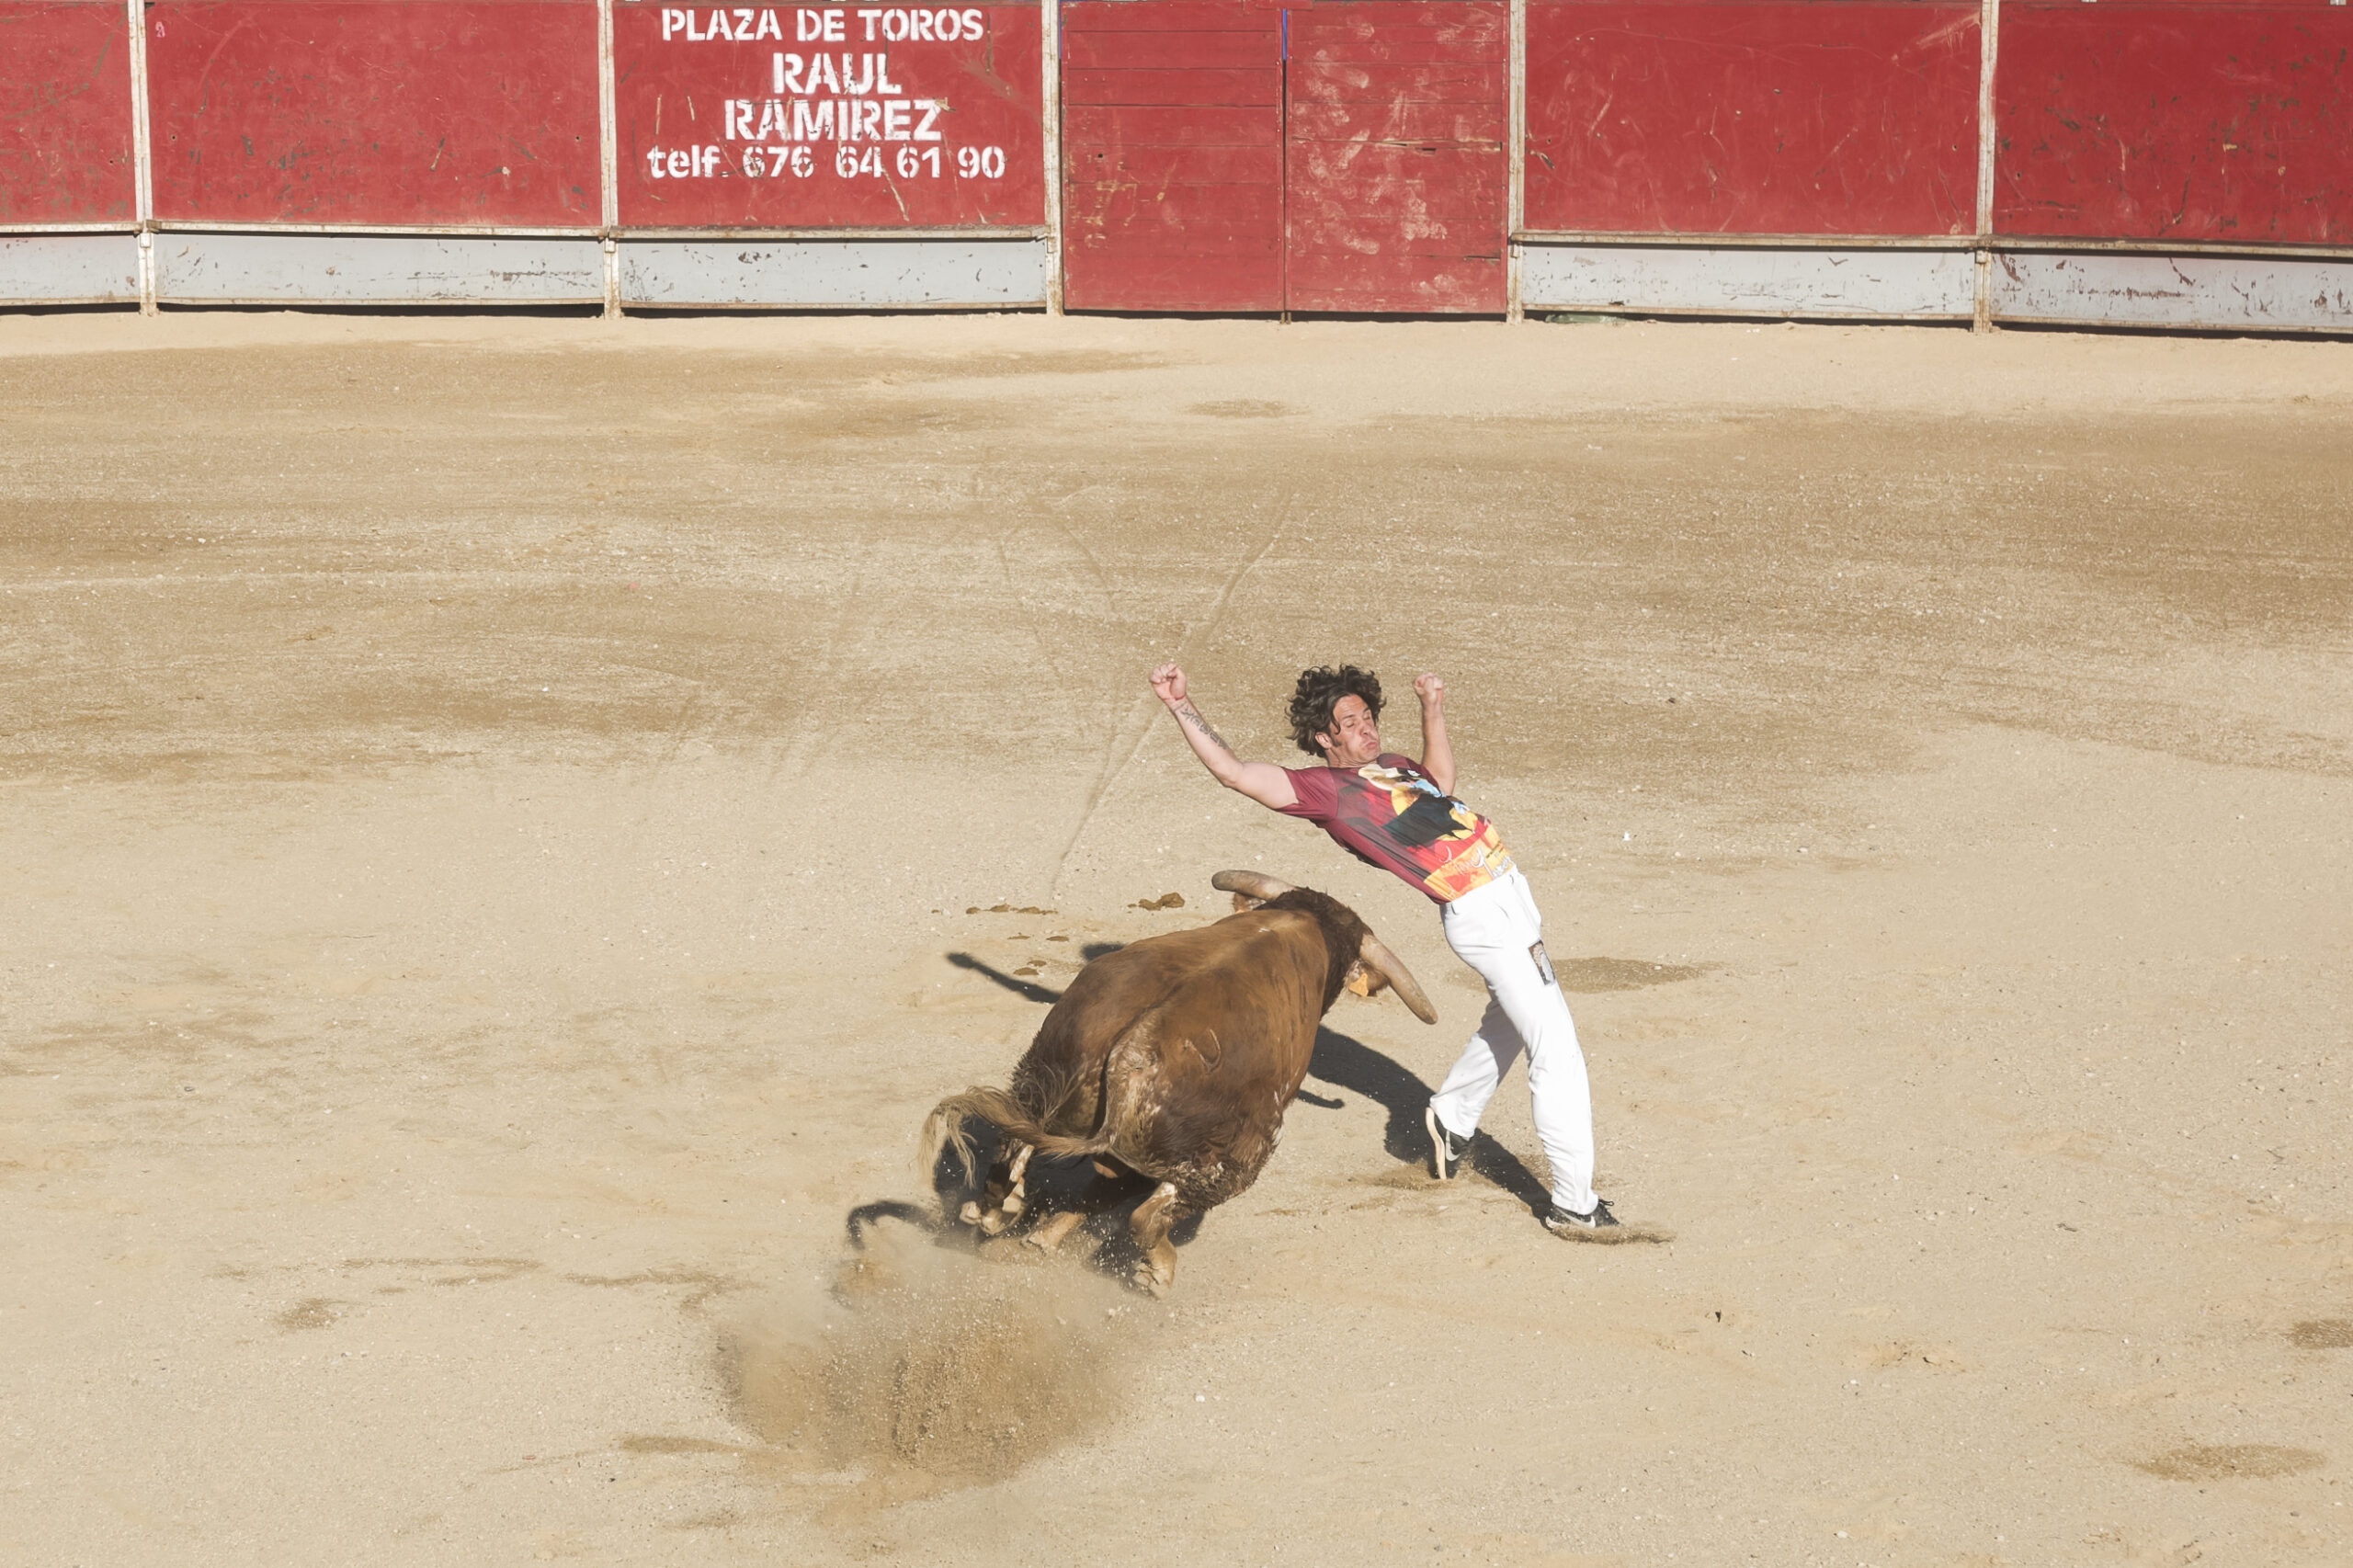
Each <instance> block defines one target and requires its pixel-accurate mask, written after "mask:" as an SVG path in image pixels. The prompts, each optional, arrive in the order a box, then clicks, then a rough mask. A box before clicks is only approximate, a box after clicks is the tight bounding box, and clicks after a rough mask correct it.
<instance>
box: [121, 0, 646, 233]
mask: <svg viewBox="0 0 2353 1568" xmlns="http://www.w3.org/2000/svg"><path fill="white" fill-rule="evenodd" d="M147 32H148V36H147V75H148V90H149V99H150V103H151V106H152V108H151V116H152V118H151V119H150V121H149V136H150V138H151V142H152V145H153V153H154V160H155V215H156V216H157V217H158V218H163V219H167V220H168V219H180V220H209V221H211V222H234V223H257V222H295V223H356V224H366V223H382V224H388V225H396V224H409V223H430V224H458V225H472V224H482V225H492V224H514V225H523V226H540V227H549V228H560V227H574V226H585V227H591V228H593V227H595V226H596V225H597V222H598V221H599V216H600V214H599V208H600V203H599V199H598V196H597V190H598V179H599V176H598V168H597V162H598V161H597V10H596V7H595V6H594V5H593V4H589V3H588V0H155V3H153V4H150V5H149V6H148V7H147Z"/></svg>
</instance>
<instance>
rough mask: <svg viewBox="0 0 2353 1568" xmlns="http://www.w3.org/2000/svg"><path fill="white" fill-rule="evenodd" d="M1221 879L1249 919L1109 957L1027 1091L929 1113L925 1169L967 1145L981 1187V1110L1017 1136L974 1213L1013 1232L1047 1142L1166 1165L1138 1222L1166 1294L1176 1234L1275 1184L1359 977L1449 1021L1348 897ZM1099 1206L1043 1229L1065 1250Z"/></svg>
mask: <svg viewBox="0 0 2353 1568" xmlns="http://www.w3.org/2000/svg"><path fill="white" fill-rule="evenodd" d="M1211 885H1212V886H1214V887H1216V888H1218V889H1220V890H1221V891H1222V892H1231V893H1233V895H1234V899H1233V903H1234V913H1233V914H1232V915H1228V916H1226V917H1225V918H1224V919H1222V920H1220V921H1218V922H1217V923H1216V924H1214V925H1211V926H1199V927H1197V928H1195V929H1193V930H1189V931H1172V932H1169V933H1167V934H1165V935H1164V936H1158V937H1145V938H1144V939H1143V940H1142V941H1139V942H1134V943H1131V944H1130V945H1129V946H1127V947H1124V948H1121V949H1118V950H1116V951H1114V952H1111V953H1108V954H1106V955H1104V956H1103V957H1101V958H1098V959H1097V960H1095V961H1094V962H1092V963H1090V964H1088V965H1087V966H1086V968H1085V969H1083V970H1081V971H1079V973H1078V976H1077V978H1076V979H1074V980H1073V981H1072V982H1071V984H1070V989H1069V990H1067V991H1066V992H1064V993H1063V996H1062V998H1061V1000H1059V1001H1057V1002H1056V1003H1055V1004H1054V1006H1053V1010H1052V1011H1051V1012H1049V1013H1048V1014H1047V1015H1046V1020H1045V1022H1044V1023H1043V1024H1042V1025H1041V1026H1040V1028H1039V1030H1038V1034H1037V1038H1036V1039H1035V1040H1032V1041H1031V1042H1030V1045H1029V1051H1026V1052H1025V1053H1024V1054H1023V1055H1022V1058H1021V1060H1020V1062H1018V1063H1017V1065H1016V1066H1015V1068H1014V1070H1013V1078H1012V1082H1011V1084H1010V1085H1009V1086H1007V1087H1006V1088H1003V1089H995V1088H972V1089H967V1090H965V1091H964V1092H963V1093H962V1094H960V1095H950V1096H948V1097H947V1098H946V1099H944V1100H941V1101H940V1102H939V1104H938V1107H937V1108H934V1109H933V1111H932V1113H931V1115H930V1116H929V1117H928V1118H927V1119H926V1120H925V1123H924V1134H923V1151H924V1161H925V1168H926V1169H927V1170H936V1169H937V1168H938V1162H939V1159H940V1156H941V1153H942V1152H943V1151H948V1150H952V1151H953V1152H954V1154H955V1157H956V1159H957V1160H958V1162H959V1164H960V1165H961V1166H962V1169H963V1173H964V1180H965V1184H966V1186H967V1187H970V1186H971V1185H972V1183H973V1180H974V1176H975V1159H974V1154H973V1145H972V1134H971V1133H970V1131H968V1123H969V1122H971V1121H981V1122H985V1123H988V1124H990V1125H993V1126H995V1128H996V1129H997V1130H998V1131H999V1133H1000V1134H1001V1137H1000V1139H999V1142H998V1153H997V1155H996V1157H995V1161H994V1162H993V1164H992V1166H991V1171H990V1178H989V1180H988V1182H987V1184H986V1186H985V1187H984V1189H983V1195H982V1196H983V1199H987V1200H988V1201H987V1204H986V1206H985V1207H983V1201H982V1199H973V1200H972V1201H970V1202H966V1203H964V1204H963V1205H962V1206H961V1210H959V1212H958V1214H957V1215H956V1218H957V1219H959V1220H961V1221H962V1222H964V1223H966V1224H969V1225H973V1226H976V1227H977V1228H978V1229H979V1230H980V1231H981V1232H982V1233H983V1234H986V1235H995V1234H997V1233H1001V1232H1002V1231H1004V1230H1005V1229H1006V1226H1007V1225H1009V1224H1011V1223H1012V1222H1013V1221H1014V1220H1015V1219H1017V1217H1018V1216H1019V1215H1020V1214H1021V1213H1022V1212H1023V1211H1024V1210H1025V1209H1026V1207H1027V1179H1028V1171H1029V1162H1030V1161H1031V1160H1032V1159H1033V1158H1034V1157H1036V1156H1040V1155H1043V1156H1045V1157H1046V1158H1049V1159H1063V1158H1081V1159H1086V1160H1091V1161H1092V1162H1093V1163H1094V1172H1095V1174H1096V1175H1097V1176H1103V1177H1108V1178H1112V1179H1114V1180H1120V1181H1125V1180H1126V1179H1128V1178H1129V1177H1131V1176H1142V1177H1145V1178H1148V1179H1149V1180H1151V1181H1152V1182H1154V1184H1156V1185H1154V1187H1153V1189H1152V1192H1151V1195H1150V1196H1149V1197H1147V1198H1145V1199H1144V1200H1143V1201H1142V1203H1141V1204H1139V1205H1138V1206H1137V1208H1136V1210H1135V1212H1134V1214H1133V1215H1132V1216H1131V1219H1130V1221H1129V1232H1130V1234H1131V1236H1132V1237H1133V1239H1134V1242H1135V1246H1136V1251H1137V1254H1138V1261H1137V1263H1136V1265H1135V1280H1136V1283H1137V1284H1139V1285H1141V1286H1142V1287H1143V1288H1144V1289H1146V1290H1150V1291H1151V1292H1152V1293H1153V1294H1154V1295H1163V1294H1165V1293H1166V1291H1167V1290H1168V1288H1169V1286H1170V1284H1171V1283H1172V1282H1173V1281H1174V1280H1175V1279H1176V1245H1175V1244H1174V1243H1173V1242H1171V1241H1170V1240H1169V1232H1170V1231H1171V1229H1173V1228H1174V1227H1175V1226H1176V1225H1177V1224H1178V1223H1180V1222H1181V1221H1185V1220H1187V1219H1188V1218H1190V1217H1192V1216H1194V1215H1198V1214H1201V1213H1204V1212H1206V1211H1207V1210H1211V1209H1213V1208H1215V1207H1216V1206H1217V1205H1219V1204H1221V1203H1222V1202H1224V1201H1225V1200H1226V1199H1229V1198H1232V1197H1233V1196H1234V1195H1235V1194H1236V1193H1239V1192H1242V1191H1244V1190H1245V1189H1246V1188H1247V1187H1249V1186H1250V1185H1251V1183H1253V1182H1255V1181H1256V1180H1257V1179H1258V1173H1259V1172H1260V1171H1261V1170H1263V1169H1265V1168H1266V1164H1267V1159H1268V1158H1269V1157H1270V1156H1272V1154H1273V1153H1274V1152H1275V1145H1276V1143H1277V1142H1279V1141H1280V1139H1281V1137H1282V1130H1283V1113H1284V1111H1285V1110H1287V1109H1288V1108H1290V1102H1291V1098H1292V1096H1295V1095H1296V1094H1297V1093H1298V1092H1299V1085H1300V1082H1301V1080H1302V1079H1303V1078H1305V1077H1306V1075H1307V1062H1308V1058H1309V1056H1310V1055H1311V1054H1312V1053H1313V1051H1314V1048H1315V1031H1316V1028H1317V1025H1318V1024H1319V1023H1320V1022H1321V1020H1322V1019H1323V1017H1324V1013H1325V1012H1326V1011H1328V1010H1329V1009H1330V1007H1331V1006H1332V1004H1333V1002H1334V1001H1335V1000H1336V999H1337V997H1338V996H1339V994H1340V991H1341V989H1342V987H1344V986H1346V987H1347V988H1348V989H1351V990H1354V991H1356V992H1358V994H1361V995H1365V996H1373V995H1378V994H1380V993H1381V991H1382V990H1383V989H1389V990H1393V991H1395V992H1396V994H1397V995H1398V997H1399V998H1400V999H1401V1000H1403V1001H1404V1004H1405V1006H1407V1007H1409V1008H1411V1009H1412V1010H1413V1013H1414V1016H1415V1017H1418V1018H1420V1019H1421V1020H1422V1022H1424V1023H1426V1024H1434V1023H1436V1022H1438V1014H1437V1013H1436V1012H1435V1011H1434V1010H1433V1009H1432V1008H1431V1006H1430V1004H1429V998H1428V997H1427V996H1426V995H1424V994H1423V993H1422V988H1421V987H1420V986H1419V985H1417V984H1415V982H1414V977H1413V975H1412V974H1411V973H1409V972H1408V971H1406V969H1405V966H1404V964H1402V963H1400V962H1399V961H1398V960H1397V956H1396V955H1395V954H1394V953H1392V952H1391V951H1390V950H1389V949H1387V948H1386V947H1384V946H1382V945H1381V940H1380V939H1379V938H1378V937H1375V936H1374V935H1373V934H1372V932H1371V930H1370V928H1369V927H1367V926H1366V925H1365V923H1364V922H1363V921H1362V920H1361V919H1359V918H1358V916H1357V915H1356V912H1355V911H1353V910H1351V909H1349V908H1348V907H1347V905H1346V904H1344V903H1340V902H1339V901H1338V900H1337V899H1335V898H1331V897H1328V896H1327V895H1325V894H1324V893H1320V892H1315V891H1313V889H1310V888H1296V887H1292V886H1291V885H1290V883H1288V882H1282V881H1276V880H1275V879H1274V878H1272V877H1266V876H1260V875H1259V874H1258V873H1256V872H1255V871H1220V872H1219V873H1218V874H1217V875H1216V876H1215V877H1213V878H1211ZM1085 1216H1086V1207H1085V1206H1084V1205H1082V1206H1081V1207H1079V1208H1074V1209H1068V1210H1063V1212H1060V1213H1057V1214H1054V1215H1052V1216H1051V1218H1049V1219H1048V1220H1046V1221H1044V1222H1043V1223H1042V1224H1040V1226H1039V1227H1038V1228H1037V1230H1036V1231H1035V1232H1033V1233H1032V1235H1031V1237H1030V1239H1031V1240H1032V1241H1033V1242H1035V1243H1037V1244H1039V1245H1040V1246H1043V1247H1045V1248H1047V1249H1049V1250H1051V1249H1052V1248H1053V1247H1055V1246H1058V1245H1060V1244H1061V1243H1062V1242H1063V1238H1065V1237H1066V1236H1068V1235H1069V1233H1070V1232H1071V1230H1072V1229H1073V1228H1074V1226H1076V1225H1077V1224H1078V1223H1079V1221H1081V1220H1082V1219H1084V1218H1085Z"/></svg>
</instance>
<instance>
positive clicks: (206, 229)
mask: <svg viewBox="0 0 2353 1568" xmlns="http://www.w3.org/2000/svg"><path fill="white" fill-rule="evenodd" d="M145 227H146V228H148V229H149V230H151V231H153V233H159V234H393V235H401V236H405V237H415V236H422V235H446V236H448V237H449V238H452V239H504V240H593V239H595V238H597V236H598V235H600V234H602V233H604V232H605V231H604V230H602V229H598V228H594V227H576V226H566V227H563V228H541V227H536V226H533V225H531V224H527V223H526V224H515V223H482V224H474V223H215V222H210V221H208V220H206V219H201V218H173V219H164V220H159V221H154V222H149V223H147V224H146V225H145Z"/></svg>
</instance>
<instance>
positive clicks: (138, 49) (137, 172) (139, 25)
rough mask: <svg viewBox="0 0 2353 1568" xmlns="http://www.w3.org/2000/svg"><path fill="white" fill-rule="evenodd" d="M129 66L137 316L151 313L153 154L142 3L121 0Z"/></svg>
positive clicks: (153, 253) (144, 4) (153, 203)
mask: <svg viewBox="0 0 2353 1568" xmlns="http://www.w3.org/2000/svg"><path fill="white" fill-rule="evenodd" d="M123 5H124V16H125V28H124V30H125V31H126V32H127V33H128V34H129V43H130V48H129V49H128V50H126V51H124V52H125V53H126V54H127V55H128V57H129V61H130V64H131V215H132V216H133V217H134V218H136V219H137V220H138V228H139V313H140V314H141V315H142V316H152V315H153V314H154V313H155V237H154V234H153V228H154V224H155V155H154V147H153V141H152V140H151V138H150V135H149V131H148V112H147V6H146V0H123Z"/></svg>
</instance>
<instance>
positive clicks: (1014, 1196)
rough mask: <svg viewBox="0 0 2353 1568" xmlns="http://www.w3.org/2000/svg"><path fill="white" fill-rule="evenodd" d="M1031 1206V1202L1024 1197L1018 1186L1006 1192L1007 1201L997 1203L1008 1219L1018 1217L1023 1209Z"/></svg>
mask: <svg viewBox="0 0 2353 1568" xmlns="http://www.w3.org/2000/svg"><path fill="white" fill-rule="evenodd" d="M997 1208H998V1210H1000V1211H1001V1212H1002V1213H1003V1214H1004V1215H1005V1217H1006V1219H1008V1220H1011V1219H1015V1218H1017V1217H1018V1216H1019V1215H1020V1213H1021V1211H1022V1210H1025V1209H1027V1208H1029V1203H1028V1202H1027V1201H1026V1200H1025V1199H1023V1198H1022V1196H1021V1193H1020V1190H1019V1189H1018V1188H1016V1189H1015V1190H1014V1191H1011V1192H1008V1193H1006V1195H1005V1201H1004V1202H1003V1203H1000V1204H998V1205H997Z"/></svg>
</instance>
